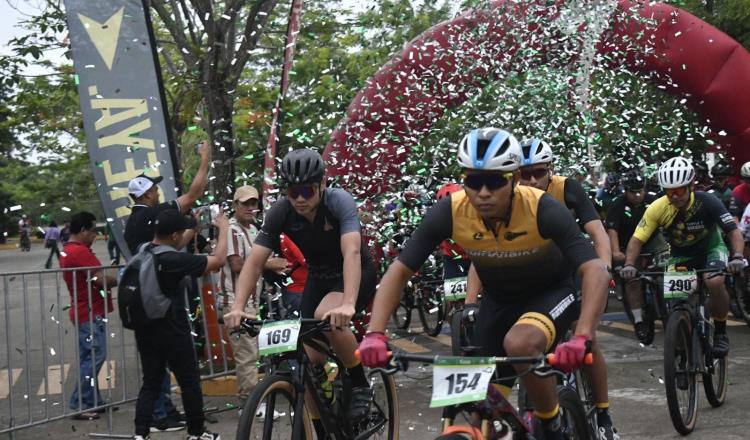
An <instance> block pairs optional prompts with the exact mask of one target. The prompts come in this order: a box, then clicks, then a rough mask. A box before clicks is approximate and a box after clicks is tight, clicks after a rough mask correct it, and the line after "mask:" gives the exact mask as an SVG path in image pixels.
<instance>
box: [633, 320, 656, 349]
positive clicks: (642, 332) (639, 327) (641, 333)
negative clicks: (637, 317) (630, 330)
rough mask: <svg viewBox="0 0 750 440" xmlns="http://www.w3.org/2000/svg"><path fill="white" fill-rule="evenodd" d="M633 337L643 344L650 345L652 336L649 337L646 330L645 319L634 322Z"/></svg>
mask: <svg viewBox="0 0 750 440" xmlns="http://www.w3.org/2000/svg"><path fill="white" fill-rule="evenodd" d="M634 327H635V337H636V338H638V341H640V343H641V344H643V345H651V343H652V342H654V341H653V340H652V338H653V337H649V336H651V335H649V331H648V324H646V321H640V322H636V323H635V325H634Z"/></svg>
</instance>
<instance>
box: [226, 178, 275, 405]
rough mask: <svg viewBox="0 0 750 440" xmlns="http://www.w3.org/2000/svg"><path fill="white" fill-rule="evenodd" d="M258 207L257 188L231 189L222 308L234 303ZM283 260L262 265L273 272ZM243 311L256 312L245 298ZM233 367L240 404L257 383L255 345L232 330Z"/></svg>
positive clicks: (254, 231)
mask: <svg viewBox="0 0 750 440" xmlns="http://www.w3.org/2000/svg"><path fill="white" fill-rule="evenodd" d="M259 206H260V196H259V194H258V190H257V189H255V187H252V186H250V185H245V186H241V187H239V188H237V190H236V191H235V192H234V199H233V207H234V217H233V218H232V219H230V220H229V234H228V236H227V261H226V263H225V264H224V266H223V267H222V268H221V277H220V280H219V282H220V287H221V291H222V292H223V297H224V300H223V302H222V304H221V307H222V309H223V310H227V311H228V310H231V308H232V305H233V304H234V297H235V296H234V281H235V280H236V279H237V277H238V276H239V274H240V271H241V270H242V266H243V265H244V264H245V260H246V259H247V257H248V256H249V255H250V251H251V248H252V245H253V241H255V236H256V235H258V228H257V227H256V226H255V224H254V223H255V220H256V214H257V213H258V208H259ZM286 265H287V261H286V260H285V259H283V258H270V259H268V261H267V262H266V265H265V268H266V269H268V270H273V271H276V272H283V271H284V270H285V269H286ZM245 311H246V312H247V313H250V314H252V315H255V314H257V309H256V304H255V303H254V301H248V303H247V305H246V307H245ZM229 342H230V344H231V345H232V353H233V354H234V360H235V365H236V368H237V395H238V397H239V399H240V401H241V402H242V403H243V404H244V402H245V400H246V399H247V397H248V396H249V395H250V393H252V391H253V389H254V388H255V386H256V385H257V384H258V368H257V367H256V362H257V361H258V347H257V341H256V340H255V338H253V337H251V336H250V335H248V334H247V333H244V332H242V333H235V334H233V335H232V336H231V337H230V338H229Z"/></svg>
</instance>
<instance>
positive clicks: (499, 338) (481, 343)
mask: <svg viewBox="0 0 750 440" xmlns="http://www.w3.org/2000/svg"><path fill="white" fill-rule="evenodd" d="M496 297H497V295H492V294H488V295H484V296H483V297H482V302H481V304H480V307H479V317H478V318H477V323H476V326H475V328H474V336H473V340H472V345H474V346H477V347H481V349H480V350H479V354H480V355H481V356H506V353H505V348H504V347H503V341H504V339H505V335H506V334H507V333H508V332H509V331H510V329H511V327H513V326H514V325H516V324H529V325H533V326H535V327H537V328H539V329H540V330H541V331H542V332H543V333H544V334H545V335H546V336H547V351H549V350H551V349H552V347H554V346H555V344H556V343H557V342H558V341H559V340H560V339H561V338H562V337H563V336H565V334H566V332H567V331H568V330H569V329H570V326H571V325H572V323H573V322H574V321H576V320H577V319H578V316H579V315H580V312H581V306H580V301H579V300H578V299H577V298H576V295H575V291H574V289H573V284H572V281H566V282H564V283H562V284H559V285H557V286H555V287H552V288H549V289H547V290H545V291H544V292H541V293H539V294H536V295H533V296H530V297H529V298H528V299H521V300H517V301H514V302H503V301H501V300H498V299H496ZM498 374H499V375H500V376H501V377H507V376H512V375H514V374H515V370H514V369H513V367H511V366H509V365H508V366H505V367H501V368H499V369H498ZM506 382H507V383H506ZM513 382H514V381H513V380H509V381H503V382H502V383H503V385H506V386H508V387H511V386H512V385H513Z"/></svg>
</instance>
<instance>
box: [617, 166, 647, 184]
mask: <svg viewBox="0 0 750 440" xmlns="http://www.w3.org/2000/svg"><path fill="white" fill-rule="evenodd" d="M645 185H646V180H645V179H644V178H643V176H642V175H641V173H640V172H638V171H636V170H632V171H628V172H627V173H625V174H623V175H622V186H624V187H625V189H643V187H644V186H645Z"/></svg>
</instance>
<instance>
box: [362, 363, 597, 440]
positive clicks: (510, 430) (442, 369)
mask: <svg viewBox="0 0 750 440" xmlns="http://www.w3.org/2000/svg"><path fill="white" fill-rule="evenodd" d="M554 361H555V359H554V355H547V356H545V355H539V356H529V357H486V358H476V357H449V356H433V355H418V354H408V353H392V354H391V361H390V364H389V366H388V367H387V368H384V369H375V370H376V371H377V370H379V372H381V373H383V374H389V375H390V374H394V373H396V372H398V371H408V369H409V363H410V362H418V363H420V364H433V365H434V367H433V393H432V402H431V405H430V406H433V407H435V406H443V407H444V408H443V415H442V421H443V432H452V431H453V430H454V424H455V423H456V421H457V420H460V419H462V418H463V419H464V420H466V421H468V422H469V423H470V425H471V426H473V427H474V428H476V430H478V431H479V432H480V433H481V438H484V439H516V438H518V439H522V438H534V437H533V435H534V426H535V425H534V423H533V420H534V412H533V409H532V408H531V405H530V404H529V402H528V401H527V400H525V399H524V401H523V402H521V404H520V405H519V409H518V410H516V409H515V408H513V405H511V404H510V403H509V402H508V400H507V399H506V398H505V397H504V396H503V394H502V393H501V392H500V391H498V390H497V388H496V387H495V386H492V385H490V384H492V383H495V382H498V381H502V380H507V379H509V378H508V377H505V378H499V377H496V372H495V371H496V368H497V367H499V366H505V365H516V364H528V365H529V368H528V369H527V370H526V371H525V372H523V373H521V374H518V375H515V376H513V377H514V378H518V377H521V376H524V375H526V374H534V375H536V376H539V377H548V376H563V373H561V372H559V371H557V370H554V369H553V368H552V366H553V364H554ZM587 362H588V363H590V362H591V357H590V356H587ZM557 392H558V398H559V401H560V402H559V404H560V412H561V416H562V417H561V420H562V422H563V429H564V432H565V433H566V436H567V438H570V439H588V438H591V437H590V435H589V432H588V427H587V425H586V416H585V414H584V410H583V407H582V405H581V401H580V399H579V398H578V395H577V394H576V392H575V391H574V390H573V389H572V388H570V387H568V386H565V385H558V387H557ZM524 395H525V393H524ZM467 399H468V401H467ZM457 427H458V426H457V425H456V428H457ZM456 431H458V430H456ZM461 432H465V431H461ZM537 434H538V433H537ZM472 438H475V437H472Z"/></svg>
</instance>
